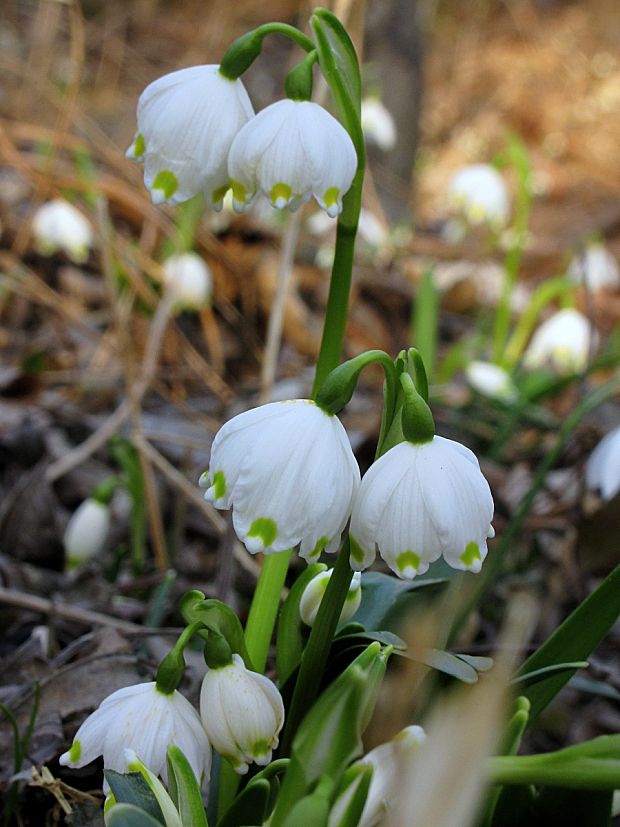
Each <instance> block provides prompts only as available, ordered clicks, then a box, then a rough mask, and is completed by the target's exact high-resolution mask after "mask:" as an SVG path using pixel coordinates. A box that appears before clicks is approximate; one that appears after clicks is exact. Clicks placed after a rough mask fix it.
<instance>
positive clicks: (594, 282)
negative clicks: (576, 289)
mask: <svg viewBox="0 0 620 827" xmlns="http://www.w3.org/2000/svg"><path fill="white" fill-rule="evenodd" d="M566 274H567V276H568V278H569V279H570V280H571V281H572V282H574V283H575V284H585V286H586V287H587V288H588V289H589V290H615V289H616V288H617V287H618V286H620V268H619V267H618V262H617V261H616V259H615V257H614V256H613V255H612V254H611V253H610V252H609V250H608V249H607V248H606V247H605V246H604V245H603V244H589V245H588V246H587V247H586V249H585V250H584V252H583V254H582V255H578V256H575V257H574V258H573V260H572V261H571V263H570V264H569V266H568V270H567V273H566Z"/></svg>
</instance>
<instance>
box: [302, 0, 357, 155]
mask: <svg viewBox="0 0 620 827" xmlns="http://www.w3.org/2000/svg"><path fill="white" fill-rule="evenodd" d="M310 25H311V26H312V30H313V32H314V40H315V43H316V49H317V52H318V55H319V64H320V66H321V70H322V72H323V74H324V75H325V79H326V80H327V83H328V85H329V88H330V89H331V91H332V94H333V96H334V100H335V102H336V107H337V109H338V114H339V115H340V117H341V119H342V121H343V123H344V125H345V127H346V129H347V131H348V133H349V134H350V136H351V139H352V141H353V143H354V144H355V149H356V150H357V154H358V158H359V159H360V162H363V159H364V135H363V133H362V125H361V121H360V110H361V100H362V82H361V77H360V68H359V63H358V61H357V55H356V54H355V48H354V46H353V43H352V42H351V38H350V37H349V35H348V34H347V32H346V30H345V28H344V26H343V25H342V23H341V22H340V21H339V20H338V18H337V17H336V16H335V15H333V14H332V13H331V12H329V11H327V9H317V10H316V11H315V12H314V14H313V15H312V17H311V19H310Z"/></svg>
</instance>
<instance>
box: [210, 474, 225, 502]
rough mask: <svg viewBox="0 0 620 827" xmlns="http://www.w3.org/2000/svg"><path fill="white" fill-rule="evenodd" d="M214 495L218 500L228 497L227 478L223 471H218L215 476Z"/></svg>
mask: <svg viewBox="0 0 620 827" xmlns="http://www.w3.org/2000/svg"><path fill="white" fill-rule="evenodd" d="M213 493H214V494H215V499H216V500H221V499H222V497H225V496H226V477H225V476H224V472H223V471H216V472H215V474H213Z"/></svg>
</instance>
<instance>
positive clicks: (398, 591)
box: [351, 571, 446, 630]
mask: <svg viewBox="0 0 620 827" xmlns="http://www.w3.org/2000/svg"><path fill="white" fill-rule="evenodd" d="M445 582H446V581H445V580H436V579H428V580H423V579H422V580H420V579H418V578H416V579H415V580H399V579H398V577H394V576H393V575H389V574H382V573H381V572H378V571H369V572H364V573H363V574H362V602H361V604H360V607H359V609H358V610H357V612H356V613H355V614H354V615H353V617H352V618H351V621H352V622H355V623H361V624H362V626H364V628H366V629H368V630H370V629H381V628H382V627H383V626H384V625H385V619H386V617H387V615H388V614H389V612H390V611H391V610H392V609H393V608H394V606H395V604H396V601H397V600H398V598H399V597H401V595H404V594H408V593H409V592H415V591H418V590H427V589H428V590H434V589H438V588H440V587H441V586H443V585H444V584H445Z"/></svg>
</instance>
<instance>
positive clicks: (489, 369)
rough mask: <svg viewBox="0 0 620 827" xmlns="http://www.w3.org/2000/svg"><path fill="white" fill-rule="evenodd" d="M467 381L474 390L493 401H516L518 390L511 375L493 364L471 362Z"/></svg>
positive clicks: (467, 368) (468, 366) (466, 371)
mask: <svg viewBox="0 0 620 827" xmlns="http://www.w3.org/2000/svg"><path fill="white" fill-rule="evenodd" d="M465 375H466V377H467V381H468V382H469V384H470V385H471V386H472V388H473V389H474V390H476V391H478V393H481V394H482V395H483V396H488V397H490V398H491V399H502V400H504V401H509V400H511V399H515V397H516V396H517V390H516V388H515V386H514V383H513V381H512V379H511V378H510V376H509V374H508V373H507V372H506V371H505V370H504V369H503V368H501V367H500V366H499V365H494V364H493V363H492V362H480V361H473V362H470V363H469V364H468V365H467V367H466V368H465Z"/></svg>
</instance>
